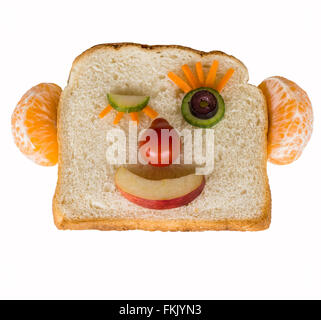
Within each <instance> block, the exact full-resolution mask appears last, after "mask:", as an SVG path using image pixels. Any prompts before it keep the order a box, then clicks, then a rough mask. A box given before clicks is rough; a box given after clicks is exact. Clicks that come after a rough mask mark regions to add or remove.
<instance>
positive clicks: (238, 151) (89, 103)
mask: <svg viewBox="0 0 321 320" xmlns="http://www.w3.org/2000/svg"><path fill="white" fill-rule="evenodd" d="M213 60H218V61H219V67H218V72H217V78H216V82H218V81H220V79H221V78H222V77H223V75H224V74H225V72H226V71H227V70H228V69H229V68H231V67H233V68H234V69H235V73H234V74H233V77H232V78H231V79H230V80H229V82H228V83H227V85H226V87H225V88H224V89H223V91H222V93H221V94H222V96H223V98H224V101H225V108H226V111H225V115H224V118H223V120H222V121H220V122H219V123H218V124H217V125H216V126H215V127H214V128H213V130H215V169H214V171H213V173H212V174H210V175H209V176H206V185H205V188H204V190H203V192H202V193H201V195H200V196H199V197H198V198H196V199H195V200H194V201H192V202H191V203H189V204H188V205H186V206H183V207H180V208H176V209H169V210H151V209H146V208H143V207H139V206H137V205H135V204H133V203H131V202H129V201H128V200H127V199H125V198H124V197H122V196H121V194H120V193H119V191H118V190H117V189H116V187H115V184H114V175H115V171H116V169H117V166H114V165H109V164H108V163H107V160H106V155H105V154H106V150H107V141H106V133H107V130H108V129H110V128H112V127H113V124H112V122H113V118H114V116H115V113H114V112H113V111H112V112H111V113H110V114H108V115H107V116H106V117H104V118H103V119H100V118H99V117H98V115H99V113H100V112H101V111H102V109H103V108H104V107H105V106H106V105H107V103H108V102H107V97H106V95H107V93H108V92H117V93H122V94H134V95H148V96H150V103H149V104H150V106H151V107H152V108H153V109H155V110H156V111H157V112H158V113H159V116H160V117H164V118H166V119H167V120H168V122H169V123H170V124H171V125H172V126H173V127H175V128H177V129H178V130H182V129H184V128H189V129H192V128H193V127H192V126H191V125H189V124H188V123H187V122H185V120H184V119H183V117H182V115H181V112H180V107H181V102H182V98H183V97H184V93H183V92H182V91H181V90H180V89H179V88H178V87H177V86H176V85H174V84H173V82H171V81H170V80H169V79H168V77H167V74H168V72H169V71H173V72H175V73H176V74H178V75H180V76H182V78H184V75H183V73H182V71H181V68H180V67H181V66H182V65H183V64H188V65H189V66H190V68H191V69H192V70H194V66H195V63H196V62H197V61H201V62H202V64H203V69H204V74H205V75H206V74H207V72H208V70H209V68H210V66H211V64H212V61H213ZM247 82H248V71H247V69H246V67H245V66H244V65H243V64H242V63H241V62H240V61H239V60H237V59H236V58H234V57H232V56H228V55H226V54H224V53H222V52H217V51H213V52H208V53H206V52H201V51H196V50H193V49H190V48H186V47H180V46H146V45H139V44H131V43H120V44H103V45H98V46H95V47H93V48H91V49H89V50H87V51H85V52H84V53H83V54H81V55H80V56H79V57H77V58H76V60H75V61H74V63H73V66H72V69H71V72H70V77H69V80H68V85H67V87H66V88H65V89H64V91H63V93H62V96H61V99H60V104H59V108H58V142H59V173H58V183H57V188H56V193H55V196H54V199H53V212H54V220H55V224H56V226H57V227H58V228H59V229H100V230H129V229H143V230H151V231H152V230H161V231H202V230H240V231H246V230H263V229H266V228H268V227H269V225H270V220H271V215H270V212H271V197H270V189H269V184H268V178H267V172H266V159H267V154H266V149H267V147H266V145H267V127H268V118H267V110H266V102H265V98H264V96H263V94H262V93H261V91H260V89H258V88H257V87H255V86H252V85H249V84H248V83H247ZM128 119H129V116H128V115H125V116H124V118H123V119H122V120H121V121H120V123H119V125H118V126H119V127H120V128H122V129H123V130H125V131H128ZM150 122H151V120H150V119H149V118H148V117H147V116H145V115H140V123H139V129H142V128H148V127H149V124H150ZM144 167H145V168H146V167H148V166H144ZM135 170H136V173H137V172H138V173H139V172H140V170H141V168H140V167H139V166H137V167H135V168H134V170H133V171H135ZM174 171H175V170H174ZM141 174H142V175H144V174H146V173H144V169H142V171H141Z"/></svg>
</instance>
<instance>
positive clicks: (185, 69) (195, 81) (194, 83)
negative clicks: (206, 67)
mask: <svg viewBox="0 0 321 320" xmlns="http://www.w3.org/2000/svg"><path fill="white" fill-rule="evenodd" d="M182 70H183V72H184V74H185V77H186V78H187V80H188V82H189V84H190V85H191V86H192V88H193V89H196V88H197V87H199V83H198V79H197V78H195V77H194V75H193V73H192V71H191V69H190V68H189V67H188V65H187V64H184V65H183V66H182Z"/></svg>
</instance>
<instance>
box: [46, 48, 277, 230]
mask: <svg viewBox="0 0 321 320" xmlns="http://www.w3.org/2000/svg"><path fill="white" fill-rule="evenodd" d="M126 46H136V47H140V48H142V49H145V50H162V49H166V48H179V49H183V50H187V51H192V52H195V53H198V54H199V55H201V56H205V55H210V54H219V55H222V56H226V57H229V58H232V59H234V60H235V61H237V62H238V63H240V64H242V66H244V68H245V69H247V68H246V66H245V65H244V64H243V63H242V62H241V61H240V60H238V59H236V58H235V57H233V56H230V55H227V54H225V53H224V52H221V51H209V52H204V51H199V50H195V49H192V48H189V47H184V46H179V45H153V46H149V45H143V44H137V43H129V42H123V43H108V44H99V45H96V46H93V47H91V48H90V49H88V50H86V51H84V52H83V53H82V54H80V55H79V56H78V57H77V58H76V59H75V60H74V62H73V65H72V68H71V72H72V70H73V68H74V67H75V65H76V64H77V63H78V62H79V61H81V60H82V58H83V57H85V56H86V55H88V54H91V53H92V52H93V51H95V50H99V49H102V48H111V49H116V50H117V49H120V48H122V47H126ZM71 72H70V74H71ZM69 78H70V75H69ZM68 82H69V80H68ZM256 88H257V87H256ZM257 89H259V88H257ZM259 90H260V89H259ZM260 93H261V95H262V97H263V101H264V110H265V133H264V134H265V136H266V137H267V130H268V113H267V104H266V100H265V97H264V95H263V93H262V91H261V90H260ZM62 97H63V94H62V96H61V99H60V103H59V105H58V112H57V127H58V130H59V120H60V105H61V101H62ZM60 143H62V141H60V139H59V135H58V145H59V144H60ZM262 152H263V153H264V159H263V161H262V162H263V163H262V174H263V177H264V179H265V201H264V207H263V209H262V213H261V215H260V216H258V217H256V218H254V219H240V220H238V219H224V220H196V219H194V220H192V219H176V220H158V219H134V218H133V219H123V218H122V219H115V218H109V219H82V220H70V219H68V218H67V217H66V216H65V215H64V214H63V213H62V212H61V210H60V209H59V205H58V202H57V194H58V192H59V188H60V176H61V173H60V168H61V166H62V165H63V164H62V163H61V160H60V159H61V156H60V154H59V155H58V181H57V187H56V192H55V195H54V198H53V206H52V207H53V217H54V222H55V225H56V227H57V228H58V229H60V230H90V229H95V230H102V231H108V230H118V231H123V230H137V229H139V230H145V231H209V230H213V231H221V230H230V231H260V230H265V229H268V228H269V226H270V223H271V192H270V187H269V182H268V176H267V168H266V166H267V138H266V139H265V143H264V144H263V145H262ZM59 153H60V148H59Z"/></svg>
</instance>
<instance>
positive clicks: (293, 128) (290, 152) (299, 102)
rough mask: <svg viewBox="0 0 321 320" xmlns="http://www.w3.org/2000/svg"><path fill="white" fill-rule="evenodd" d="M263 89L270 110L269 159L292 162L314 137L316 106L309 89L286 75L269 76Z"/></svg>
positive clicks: (286, 162)
mask: <svg viewBox="0 0 321 320" xmlns="http://www.w3.org/2000/svg"><path fill="white" fill-rule="evenodd" d="M259 88H260V89H261V90H262V91H263V94H264V95H265V98H266V101H267V106H268V113H269V132H268V160H269V161H270V162H272V163H275V164H289V163H291V162H293V161H295V160H297V159H298V158H299V157H300V155H301V154H302V151H303V149H304V148H305V146H306V145H307V143H308V141H309V140H310V137H311V134H312V125H313V112H312V105H311V102H310V100H309V97H308V95H307V94H306V92H305V91H304V90H303V89H301V88H300V87H299V86H298V85H297V84H296V83H294V82H293V81H290V80H288V79H285V78H282V77H271V78H268V79H265V80H264V81H263V82H262V83H261V84H260V85H259Z"/></svg>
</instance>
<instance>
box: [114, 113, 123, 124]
mask: <svg viewBox="0 0 321 320" xmlns="http://www.w3.org/2000/svg"><path fill="white" fill-rule="evenodd" d="M123 115H124V112H117V114H116V117H115V119H114V122H113V124H118V122H119V121H120V119H121V118H122V117H123Z"/></svg>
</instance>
